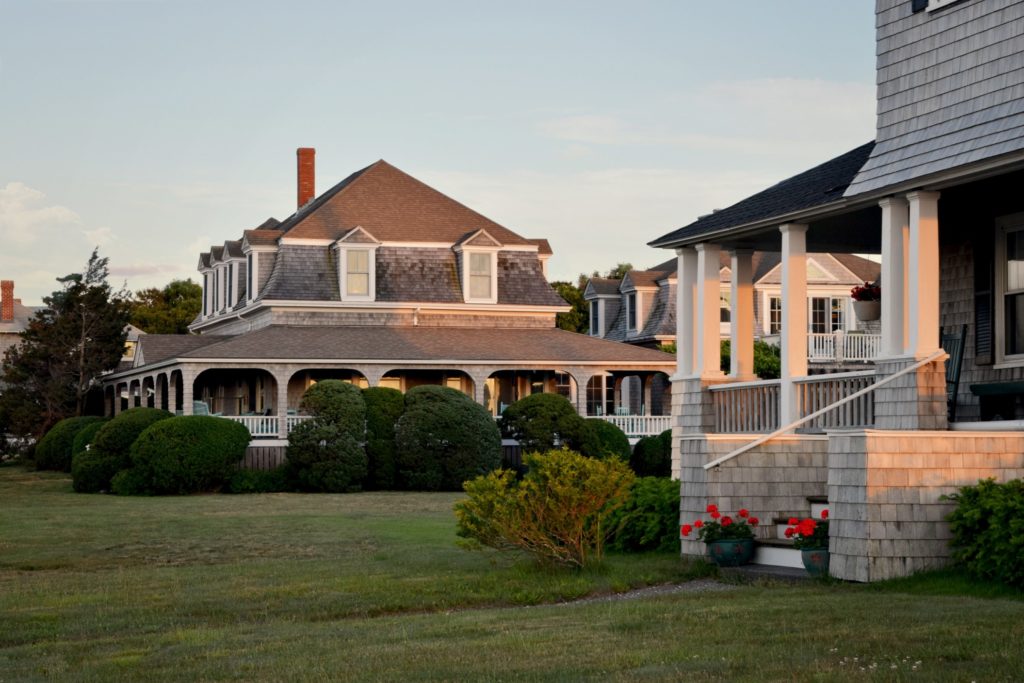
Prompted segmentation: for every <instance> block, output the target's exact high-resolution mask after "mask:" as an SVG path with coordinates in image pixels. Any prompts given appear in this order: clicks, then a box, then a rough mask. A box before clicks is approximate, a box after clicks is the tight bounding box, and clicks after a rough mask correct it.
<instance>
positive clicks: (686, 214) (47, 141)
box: [0, 0, 874, 303]
mask: <svg viewBox="0 0 1024 683" xmlns="http://www.w3.org/2000/svg"><path fill="white" fill-rule="evenodd" d="M873 6H874V3H873V2H871V1H870V0H832V1H827V0H785V1H782V0H776V1H774V2H770V1H767V0H756V1H755V0H734V1H732V2H725V1H705V2H695V1H691V0H675V1H668V0H666V1H663V2H653V1H652V2H642V1H636V0H634V1H633V2H630V3H623V2H614V3H613V2H602V1H595V0H589V1H587V2H517V3H498V2H485V1H481V0H476V1H474V2H447V1H445V0H436V1H435V2H430V3H427V2H373V3H368V2H358V3H356V2H346V1H344V0H337V1H335V2H323V3H309V2H299V1H294V2H287V3H285V2H231V3H229V2H213V1H210V2H183V1H181V0H176V1H173V2H172V1H167V2H164V1H161V0H151V1H139V2H132V1H130V0H122V1H89V0H77V1H67V2H47V1H44V0H33V1H31V2H29V1H21V0H0V240H2V243H0V278H3V279H14V280H15V281H16V282H17V293H18V295H19V296H21V297H22V298H24V299H25V300H26V303H38V302H39V300H40V298H41V297H42V296H43V295H44V294H46V293H48V292H50V291H52V290H53V289H54V287H55V283H54V278H56V277H57V276H60V275H63V274H65V273H67V272H70V271H73V270H77V269H79V268H80V267H81V266H82V265H83V264H84V263H85V261H86V259H87V257H88V253H89V250H90V249H91V246H92V245H94V244H97V243H99V244H101V253H102V254H103V255H106V256H109V257H110V259H111V266H112V270H113V271H114V273H115V274H117V275H118V277H117V278H115V279H116V280H117V284H120V282H121V281H122V280H124V279H127V283H128V286H129V287H130V288H131V289H139V288H142V287H146V286H157V285H162V284H165V283H166V282H168V281H169V280H170V279H172V278H174V277H188V276H191V277H193V279H195V278H196V273H195V265H196V261H197V258H198V254H199V252H200V251H201V250H203V249H205V248H206V247H208V246H209V245H210V244H211V243H212V244H221V243H223V242H224V240H227V239H236V238H238V237H239V236H240V234H241V231H242V230H244V229H246V228H250V227H254V226H255V225H257V224H259V223H260V222H262V221H263V220H264V219H265V218H267V217H268V216H275V217H277V218H279V219H283V218H285V217H287V216H288V215H289V214H290V213H291V212H292V211H293V210H294V208H295V206H294V205H295V148H296V147H300V146H311V147H316V149H317V190H318V192H320V191H323V190H325V189H327V188H328V187H329V186H331V185H333V184H334V183H336V182H338V181H340V180H341V179H342V178H344V177H345V176H346V175H348V174H349V173H351V172H352V171H354V170H357V169H359V168H362V167H363V166H366V165H367V164H369V163H372V162H373V161H375V160H376V159H378V158H384V159H387V160H388V161H389V162H391V163H392V164H394V165H396V166H398V167H399V168H401V169H403V170H405V171H406V172H408V173H411V174H412V175H414V176H416V177H418V178H420V179H421V180H423V181H424V182H427V183H428V184H430V185H432V186H434V187H436V188H437V189H439V190H441V191H442V192H445V193H447V194H449V195H451V196H453V197H454V198H456V199H458V200H459V201H462V202H463V203H465V204H468V205H469V206H471V207H472V208H474V209H476V210H478V211H480V212H482V213H484V214H486V215H487V216H489V217H490V218H492V219H494V220H496V221H497V222H499V223H501V224H503V225H505V226H507V227H509V228H511V229H513V230H515V231H517V232H519V233H521V234H523V235H525V236H527V237H547V238H548V239H549V240H550V241H551V243H552V246H553V247H554V250H555V255H554V258H553V259H552V260H551V262H550V264H549V266H550V270H551V275H552V276H553V277H561V278H570V277H573V276H574V275H575V274H576V273H578V272H580V271H584V270H586V271H589V270H592V269H594V268H599V269H602V270H603V269H607V268H608V267H610V266H611V265H613V264H614V263H616V262H618V261H631V262H633V263H634V264H636V265H638V266H648V265H652V264H654V263H657V262H660V261H662V260H665V259H666V258H668V257H669V256H670V254H669V252H664V251H656V250H652V249H650V248H648V247H646V246H645V243H646V242H647V241H649V240H651V239H654V238H655V237H658V236H660V235H662V234H664V233H665V232H668V231H669V230H672V229H674V228H676V227H678V226H680V225H684V224H686V223H689V222H690V221H692V220H693V219H694V218H696V216H697V215H698V214H701V213H706V212H708V211H710V210H712V209H714V208H719V207H722V206H726V205H728V204H730V203H732V202H735V201H737V200H739V199H742V198H743V197H744V196H746V195H748V194H751V193H752V192H755V191H757V190H759V189H762V188H763V187H765V186H767V185H770V184H772V183H774V182H776V181H778V180H781V179H782V178H785V177H787V176H789V175H792V174H794V173H797V172H799V171H801V170H803V169H805V168H807V167H809V166H812V165H815V164H817V163H820V162H822V161H824V160H826V159H828V158H830V157H832V156H835V155H837V154H840V153H842V152H844V151H847V150H848V149H851V148H853V147H855V146H857V145H859V144H861V143H863V142H866V141H867V140H869V139H871V137H872V136H873V127H874V114H873V113H874V85H873V83H874V28H873V22H874V13H873Z"/></svg>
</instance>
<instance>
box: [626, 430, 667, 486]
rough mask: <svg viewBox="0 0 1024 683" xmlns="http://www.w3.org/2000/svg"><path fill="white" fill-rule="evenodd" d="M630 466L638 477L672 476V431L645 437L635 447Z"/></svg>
mask: <svg viewBox="0 0 1024 683" xmlns="http://www.w3.org/2000/svg"><path fill="white" fill-rule="evenodd" d="M629 466H630V467H632V468H633V471H634V472H636V475H637V476H638V477H668V476H671V474H672V430H671V429H666V430H665V431H663V432H662V433H661V434H658V435H657V436H645V437H643V438H642V439H640V440H639V441H637V442H636V445H635V446H633V454H632V455H631V456H630V458H629Z"/></svg>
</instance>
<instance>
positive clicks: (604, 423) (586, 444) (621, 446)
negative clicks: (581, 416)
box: [579, 417, 632, 462]
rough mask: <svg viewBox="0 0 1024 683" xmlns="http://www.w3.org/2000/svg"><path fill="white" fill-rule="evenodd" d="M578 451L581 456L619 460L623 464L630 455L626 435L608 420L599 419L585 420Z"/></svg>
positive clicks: (630, 450)
mask: <svg viewBox="0 0 1024 683" xmlns="http://www.w3.org/2000/svg"><path fill="white" fill-rule="evenodd" d="M579 449H580V452H581V453H583V455H587V456H590V457H591V458H597V459H598V460H604V459H605V458H619V459H620V460H622V461H623V462H629V456H630V455H631V454H632V448H631V447H630V445H629V438H628V437H627V436H626V433H625V432H623V431H622V430H621V429H619V428H618V427H616V426H615V425H613V424H612V423H611V422H608V420H602V419H601V418H599V417H592V418H589V419H587V420H586V422H585V425H584V429H583V436H582V438H581V439H580V442H579Z"/></svg>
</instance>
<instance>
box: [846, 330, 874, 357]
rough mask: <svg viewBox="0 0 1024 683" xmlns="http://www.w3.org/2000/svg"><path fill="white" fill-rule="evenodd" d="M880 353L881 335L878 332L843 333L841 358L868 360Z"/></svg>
mask: <svg viewBox="0 0 1024 683" xmlns="http://www.w3.org/2000/svg"><path fill="white" fill-rule="evenodd" d="M881 353H882V335H880V334H846V335H843V358H845V359H846V360H855V361H870V360H874V359H876V358H878V356H880V355H881Z"/></svg>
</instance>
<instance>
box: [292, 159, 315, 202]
mask: <svg viewBox="0 0 1024 683" xmlns="http://www.w3.org/2000/svg"><path fill="white" fill-rule="evenodd" d="M295 153H296V155H297V156H298V157H299V208H300V209H301V208H302V207H304V206H305V205H306V204H307V203H308V202H309V201H310V200H311V199H313V197H315V196H316V150H315V149H313V148H312V147H299V148H298V149H297V150H296V151H295Z"/></svg>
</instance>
